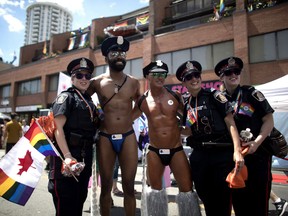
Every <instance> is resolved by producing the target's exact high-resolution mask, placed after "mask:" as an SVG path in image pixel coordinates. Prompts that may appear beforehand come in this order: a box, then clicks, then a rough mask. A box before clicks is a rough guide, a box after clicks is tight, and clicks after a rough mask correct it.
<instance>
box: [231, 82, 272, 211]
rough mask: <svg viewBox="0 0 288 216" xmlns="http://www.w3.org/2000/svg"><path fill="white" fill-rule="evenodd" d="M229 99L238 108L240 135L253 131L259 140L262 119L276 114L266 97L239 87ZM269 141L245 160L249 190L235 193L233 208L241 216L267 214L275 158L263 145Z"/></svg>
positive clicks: (239, 190)
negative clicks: (272, 162)
mask: <svg viewBox="0 0 288 216" xmlns="http://www.w3.org/2000/svg"><path fill="white" fill-rule="evenodd" d="M225 96H226V98H227V99H228V100H229V101H230V102H231V104H232V105H233V107H234V112H235V113H234V120H235V123H236V126H237V129H238V131H239V133H240V132H241V130H245V129H246V128H250V130H251V132H252V134H253V136H254V137H255V138H256V137H257V136H258V134H259V133H260V129H261V126H262V124H263V122H262V118H263V117H264V116H265V115H266V114H269V113H273V112H274V110H273V109H272V107H271V106H270V105H269V103H268V101H267V100H266V99H265V97H264V95H263V94H262V93H261V92H260V91H258V90H256V89H255V88H254V87H252V86H242V87H240V86H238V87H237V89H236V90H235V91H234V93H233V95H231V96H230V95H228V93H227V92H225ZM268 142H269V140H268V138H266V140H265V141H264V142H263V143H262V144H261V145H260V146H259V147H258V149H257V151H256V152H255V153H253V154H248V155H246V156H245V158H244V159H245V165H246V166H247V169H248V180H247V181H246V187H245V188H243V189H237V190H233V208H234V211H235V213H236V215H237V216H238V215H240V216H241V215H243V216H244V215H245V216H249V215H251V216H252V215H253V216H257V215H259V216H265V215H267V212H268V208H269V203H268V201H269V197H270V191H271V183H272V173H271V160H272V156H271V155H270V154H269V153H268V152H267V151H265V150H264V148H262V146H263V145H267V144H268ZM243 200H244V201H243ZM265 209H266V210H265Z"/></svg>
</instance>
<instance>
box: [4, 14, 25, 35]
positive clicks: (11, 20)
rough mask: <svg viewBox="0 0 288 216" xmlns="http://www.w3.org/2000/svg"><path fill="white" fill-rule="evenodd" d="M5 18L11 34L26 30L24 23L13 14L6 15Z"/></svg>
mask: <svg viewBox="0 0 288 216" xmlns="http://www.w3.org/2000/svg"><path fill="white" fill-rule="evenodd" d="M3 18H4V20H5V21H6V22H7V23H8V29H9V31H10V32H20V31H22V30H23V29H24V28H25V26H24V25H23V23H22V22H21V21H20V20H19V19H17V18H16V17H14V16H12V15H11V14H5V15H3Z"/></svg>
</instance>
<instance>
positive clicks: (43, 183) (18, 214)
mask: <svg viewBox="0 0 288 216" xmlns="http://www.w3.org/2000/svg"><path fill="white" fill-rule="evenodd" d="M3 154H4V150H3V149H1V150H0V157H2V156H3ZM45 165H46V164H44V167H45ZM273 173H275V174H277V176H278V177H279V176H280V177H281V178H282V179H283V178H284V181H283V180H282V182H281V181H277V182H273V191H274V192H275V193H276V194H277V195H278V196H280V197H282V198H284V199H286V200H288V193H287V191H288V183H287V176H286V177H285V176H284V175H283V172H280V171H273ZM285 178H286V181H285ZM47 182H48V177H47V171H43V174H42V176H41V179H40V181H39V183H38V185H37V187H36V188H35V190H34V192H33V194H32V196H31V197H30V199H29V200H28V202H27V204H26V205H25V206H20V205H17V204H14V203H11V202H9V201H6V200H5V199H4V198H2V197H1V198H0V206H1V207H0V215H1V216H36V215H41V216H53V215H55V210H54V206H53V202H52V197H51V195H50V193H49V192H48V191H47ZM118 188H119V189H121V190H122V187H121V174H120V175H119V178H118ZM135 189H136V190H137V192H138V193H137V194H136V207H137V210H136V215H137V216H138V215H141V213H140V212H141V211H140V209H141V190H142V165H141V164H140V163H139V165H138V169H137V174H136V180H135ZM99 193H100V187H98V190H97V200H98V201H99ZM167 194H168V199H169V205H168V208H169V216H177V215H178V212H177V205H176V203H175V196H176V195H177V194H178V188H177V187H175V186H172V187H169V188H167ZM112 198H113V201H114V205H115V207H113V208H111V215H112V216H121V215H124V209H123V196H122V197H117V196H114V195H112ZM89 207H90V189H89V194H88V198H87V200H86V202H85V206H84V209H83V216H88V215H90V212H89ZM201 209H202V215H203V216H205V212H204V209H203V205H202V204H201ZM269 209H270V212H269V216H276V214H275V207H274V205H272V202H271V201H270V203H269ZM284 216H288V209H286V212H285V213H284Z"/></svg>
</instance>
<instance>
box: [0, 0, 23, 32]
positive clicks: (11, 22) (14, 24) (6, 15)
mask: <svg viewBox="0 0 288 216" xmlns="http://www.w3.org/2000/svg"><path fill="white" fill-rule="evenodd" d="M3 5H5V6H7V5H9V6H10V7H11V6H16V7H18V6H19V7H24V2H23V1H16V2H14V1H13V2H12V1H7V0H0V6H3ZM12 14H13V10H12V9H11V8H0V16H1V17H3V19H4V20H5V21H6V22H7V24H8V29H9V31H10V32H20V31H22V30H23V29H24V28H25V26H24V25H23V23H22V22H21V20H19V19H18V18H16V17H15V16H13V15H12Z"/></svg>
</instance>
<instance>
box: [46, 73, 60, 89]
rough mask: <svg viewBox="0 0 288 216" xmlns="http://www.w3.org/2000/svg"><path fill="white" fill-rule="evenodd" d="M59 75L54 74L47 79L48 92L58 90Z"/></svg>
mask: <svg viewBox="0 0 288 216" xmlns="http://www.w3.org/2000/svg"><path fill="white" fill-rule="evenodd" d="M58 81H59V74H55V75H52V76H50V77H49V87H48V88H49V89H48V91H57V89H58Z"/></svg>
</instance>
